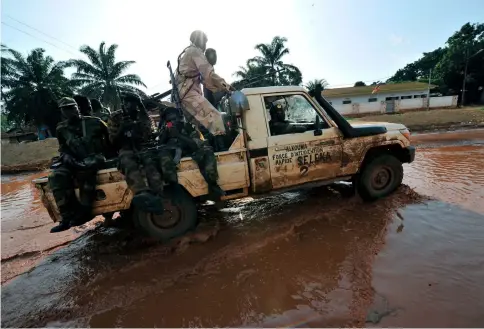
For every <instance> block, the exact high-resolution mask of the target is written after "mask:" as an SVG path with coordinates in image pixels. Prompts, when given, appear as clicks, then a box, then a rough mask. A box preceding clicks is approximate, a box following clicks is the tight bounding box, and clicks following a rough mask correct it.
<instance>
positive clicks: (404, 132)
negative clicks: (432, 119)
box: [400, 128, 411, 141]
mask: <svg viewBox="0 0 484 329" xmlns="http://www.w3.org/2000/svg"><path fill="white" fill-rule="evenodd" d="M400 133H402V135H403V136H405V138H406V139H408V140H409V141H410V135H411V134H410V130H408V128H405V129H400Z"/></svg>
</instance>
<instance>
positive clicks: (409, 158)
mask: <svg viewBox="0 0 484 329" xmlns="http://www.w3.org/2000/svg"><path fill="white" fill-rule="evenodd" d="M413 160H415V146H407V147H406V148H405V150H404V161H403V162H405V163H412V162H413Z"/></svg>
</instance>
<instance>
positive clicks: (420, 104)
mask: <svg viewBox="0 0 484 329" xmlns="http://www.w3.org/2000/svg"><path fill="white" fill-rule="evenodd" d="M402 96H412V98H408V99H401V97H402ZM415 96H417V98H415ZM422 96H424V97H425V98H422ZM426 96H427V92H426V91H418V92H410V93H409V92H407V93H393V94H388V93H387V94H378V95H366V96H354V97H351V98H341V97H338V98H332V97H331V98H330V97H328V98H327V100H328V101H329V102H331V104H332V105H333V107H334V108H335V109H336V110H337V111H338V112H339V113H341V114H343V115H347V116H352V115H361V114H369V113H385V112H386V103H387V102H386V98H387V97H398V98H399V99H398V100H395V101H394V112H401V111H406V110H418V109H426V108H427V98H426ZM369 98H376V99H377V100H376V101H373V102H369V101H368V99H369ZM343 100H351V103H350V104H343ZM456 106H457V96H443V97H430V105H429V108H443V107H456Z"/></svg>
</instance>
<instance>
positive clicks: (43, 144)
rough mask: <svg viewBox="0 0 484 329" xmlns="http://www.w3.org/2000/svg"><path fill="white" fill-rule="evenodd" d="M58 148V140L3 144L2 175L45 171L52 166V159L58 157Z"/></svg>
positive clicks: (48, 139)
mask: <svg viewBox="0 0 484 329" xmlns="http://www.w3.org/2000/svg"><path fill="white" fill-rule="evenodd" d="M58 148H59V143H58V142H57V139H56V138H47V139H45V140H41V141H35V142H29V143H12V144H10V143H6V144H2V147H1V152H2V163H1V170H2V173H3V174H5V173H16V172H24V171H37V170H44V169H46V168H48V167H49V166H50V164H51V160H52V158H53V157H54V156H56V155H58V151H57V150H58Z"/></svg>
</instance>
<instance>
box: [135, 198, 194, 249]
mask: <svg viewBox="0 0 484 329" xmlns="http://www.w3.org/2000/svg"><path fill="white" fill-rule="evenodd" d="M163 207H164V209H165V210H164V212H163V214H162V215H155V214H152V213H146V212H144V211H141V210H139V209H136V208H134V209H133V221H134V224H135V226H136V227H137V228H139V229H141V230H142V231H143V232H144V233H146V234H148V235H149V236H151V237H153V238H155V239H158V240H160V241H163V242H165V241H169V240H171V239H173V238H176V237H178V236H181V235H184V234H185V233H186V232H188V231H191V230H194V229H195V228H196V227H197V224H198V216H197V215H198V214H197V207H196V204H195V201H194V200H193V198H192V197H191V196H190V195H189V194H188V193H187V192H185V191H181V193H178V196H177V197H176V198H175V197H174V195H173V193H170V191H166V193H164V197H163Z"/></svg>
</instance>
